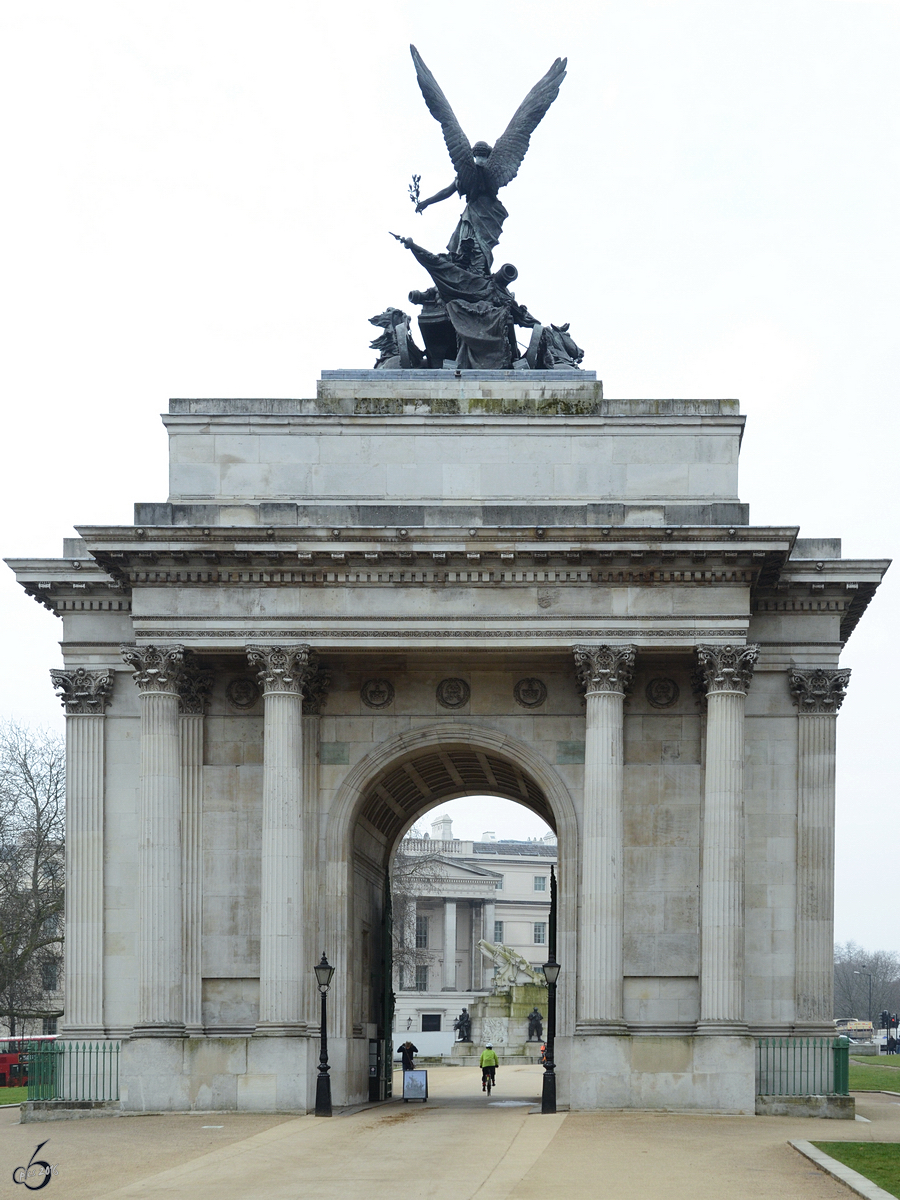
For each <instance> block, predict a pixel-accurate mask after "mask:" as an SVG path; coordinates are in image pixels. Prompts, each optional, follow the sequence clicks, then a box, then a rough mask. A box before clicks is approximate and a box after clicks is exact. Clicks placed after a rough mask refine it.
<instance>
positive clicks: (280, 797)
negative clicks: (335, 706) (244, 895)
mask: <svg viewBox="0 0 900 1200" xmlns="http://www.w3.org/2000/svg"><path fill="white" fill-rule="evenodd" d="M247 657H248V658H249V660H250V665H251V666H252V667H255V668H256V671H257V674H258V676H259V680H260V683H261V684H262V690H263V695H264V697H265V724H264V734H263V738H264V742H263V828H262V885H261V916H260V979H259V1025H258V1026H257V1032H258V1033H268V1034H287V1033H297V1032H302V1031H303V1030H305V1028H306V1020H305V1014H304V1006H303V984H302V982H301V981H302V980H303V979H304V978H305V977H306V976H307V975H308V974H309V972H310V969H311V966H310V962H309V961H307V954H306V947H305V937H304V934H305V930H304V923H303V729H302V721H301V718H302V715H303V690H304V687H305V686H306V685H307V684H308V683H309V682H310V680H311V679H312V678H313V677H314V675H315V672H316V664H315V655H314V653H313V651H312V650H311V649H310V647H309V646H307V645H295V646H248V647H247Z"/></svg>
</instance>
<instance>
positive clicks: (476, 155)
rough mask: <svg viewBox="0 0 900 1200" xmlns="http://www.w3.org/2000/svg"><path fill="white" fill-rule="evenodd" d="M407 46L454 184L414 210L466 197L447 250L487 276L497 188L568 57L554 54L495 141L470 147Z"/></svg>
mask: <svg viewBox="0 0 900 1200" xmlns="http://www.w3.org/2000/svg"><path fill="white" fill-rule="evenodd" d="M409 49H410V53H411V54H412V57H413V62H414V63H415V65H416V76H417V77H418V80H419V87H420V88H421V89H422V95H423V96H424V97H425V103H426V104H427V105H428V110H429V112H430V113H431V115H432V116H433V117H434V118H435V120H437V121H439V122H440V125H441V129H442V130H443V133H444V141H445V142H446V143H447V149H448V150H449V151H450V159H451V161H452V163H453V166H454V168H455V169H456V178H455V179H454V181H453V183H451V184H450V185H449V186H448V187H445V188H443V189H442V190H441V191H440V192H437V193H436V194H435V195H434V196H430V197H429V198H428V199H427V200H420V201H419V203H418V204H417V205H416V212H422V210H423V209H425V208H427V207H428V206H429V204H434V203H436V202H437V201H439V200H446V199H448V197H450V196H452V195H453V194H454V192H459V194H460V195H461V196H465V198H466V207H465V209H464V211H463V214H462V216H461V217H460V218H459V223H458V225H457V226H456V229H455V230H454V233H453V236H452V237H451V239H450V241H449V243H448V244H447V249H448V250H449V252H450V253H451V254H459V253H461V252H462V253H465V254H466V256H467V258H468V259H469V262H470V264H471V266H472V268H473V269H475V270H477V271H478V272H480V273H481V274H485V275H486V274H488V273H489V272H490V269H491V265H492V262H493V250H494V247H495V246H496V245H497V242H498V241H499V240H500V231H501V229H502V228H503V222H504V220H505V219H506V217H507V216H508V215H509V214H508V213H507V211H506V209H505V208H504V207H503V205H502V204H501V202H500V200H499V199H498V198H497V193H498V191H499V190H500V188H502V187H505V186H506V184H508V183H509V182H510V180H512V179H515V177H516V175H517V174H518V171H519V167H520V166H521V165H522V160H523V159H524V157H525V152H526V151H527V149H528V143H529V140H530V138H531V135H532V134H533V133H534V131H535V129H537V127H538V125H539V124H540V122H541V120H542V118H543V116H544V114H545V113H546V111H547V109H548V108H549V107H550V105H551V104H552V103H553V101H554V100H555V99H556V97H557V95H558V94H559V87H560V84H561V83H562V81H563V79H565V77H566V59H564V58H558V59H557V60H556V62H555V63H554V64H553V66H552V67H551V68H550V70H549V71H548V72H547V74H546V75H545V76H544V77H543V79H541V80H540V81H539V82H538V83H536V84H535V85H534V87H533V88H532V89H531V91H530V92H529V93H528V95H527V96H526V97H525V99H524V100H523V101H522V103H521V104H520V105H519V107H518V108H517V109H516V112H515V115H514V116H513V119H512V120H511V121H510V123H509V125H507V127H506V130H505V132H504V133H503V134H502V135H501V136H500V137H499V138H498V139H497V141H496V142H495V143H494V145H493V146H489V145H488V143H487V142H476V143H475V145H474V146H470V145H469V139H468V138H467V137H466V135H465V134H464V133H463V131H462V129H461V127H460V124H459V122H458V121H457V119H456V117H455V115H454V113H453V109H452V108H451V107H450V105H449V104H448V103H447V98H446V96H445V95H444V93H443V92H442V91H441V89H440V87H439V86H438V83H437V80H436V79H435V77H434V76H433V75H432V73H431V72H430V71H429V70H428V68H427V67H426V66H425V63H424V62H423V61H422V56H421V55H420V54H419V52H418V50H417V49H416V48H415V46H410V48H409ZM416 186H417V187H418V181H417V185H416Z"/></svg>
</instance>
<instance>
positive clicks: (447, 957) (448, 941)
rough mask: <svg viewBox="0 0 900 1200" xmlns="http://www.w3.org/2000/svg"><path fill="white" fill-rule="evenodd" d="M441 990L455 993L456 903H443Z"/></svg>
mask: <svg viewBox="0 0 900 1200" xmlns="http://www.w3.org/2000/svg"><path fill="white" fill-rule="evenodd" d="M441 990H442V991H444V992H455V991H456V901H455V900H445V901H444V969H443V971H442V978H441Z"/></svg>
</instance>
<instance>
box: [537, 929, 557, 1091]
mask: <svg viewBox="0 0 900 1200" xmlns="http://www.w3.org/2000/svg"><path fill="white" fill-rule="evenodd" d="M544 978H545V979H546V980H547V1041H546V1043H545V1046H546V1048H545V1050H544V1083H543V1087H542V1088H541V1112H542V1113H555V1112H556V1063H555V1062H554V1061H553V1053H554V1051H553V1042H554V1039H555V1038H556V981H557V979H559V963H558V962H557V961H556V955H555V954H554V953H553V949H552V948H551V950H550V957H549V958H548V959H547V961H546V962H545V963H544Z"/></svg>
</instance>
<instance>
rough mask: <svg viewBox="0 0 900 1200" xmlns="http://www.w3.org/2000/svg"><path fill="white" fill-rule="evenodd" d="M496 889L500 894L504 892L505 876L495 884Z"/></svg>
mask: <svg viewBox="0 0 900 1200" xmlns="http://www.w3.org/2000/svg"><path fill="white" fill-rule="evenodd" d="M494 887H495V888H496V889H497V891H498V892H502V891H503V876H502V875H501V876H500V878H499V879H498V880H497V882H496V883H495V884H494Z"/></svg>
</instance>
